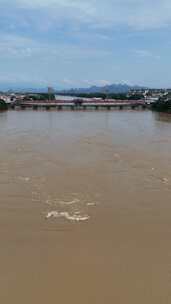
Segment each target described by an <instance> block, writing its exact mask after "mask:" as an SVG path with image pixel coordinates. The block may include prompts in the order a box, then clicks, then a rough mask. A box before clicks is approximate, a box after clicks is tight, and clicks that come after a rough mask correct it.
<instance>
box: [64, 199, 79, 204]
mask: <svg viewBox="0 0 171 304" xmlns="http://www.w3.org/2000/svg"><path fill="white" fill-rule="evenodd" d="M78 203H80V200H79V199H78V198H75V199H74V200H72V201H60V202H59V204H60V205H74V204H78Z"/></svg>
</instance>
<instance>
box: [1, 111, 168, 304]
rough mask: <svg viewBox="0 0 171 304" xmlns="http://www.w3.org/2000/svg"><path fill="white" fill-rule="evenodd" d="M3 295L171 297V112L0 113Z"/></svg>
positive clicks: (163, 300) (23, 299)
mask: <svg viewBox="0 0 171 304" xmlns="http://www.w3.org/2000/svg"><path fill="white" fill-rule="evenodd" d="M0 303H2V304H11V303H13V304H47V303H50V304H56V303H59V304H68V303H70V304H95V303H97V304H104V303H108V304H114V303H116V304H170V303H171V116H169V115H164V114H154V113H152V112H150V111H111V112H110V111H109V112H105V111H99V112H96V111H90V112H88V111H85V112H83V111H82V112H81V111H75V112H69V111H68V112H67V111H61V112H57V111H49V112H48V111H27V110H26V111H8V112H4V113H0Z"/></svg>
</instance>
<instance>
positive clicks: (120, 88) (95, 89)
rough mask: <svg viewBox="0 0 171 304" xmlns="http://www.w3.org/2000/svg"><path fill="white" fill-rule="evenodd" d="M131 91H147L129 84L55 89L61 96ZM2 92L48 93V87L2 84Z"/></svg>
mask: <svg viewBox="0 0 171 304" xmlns="http://www.w3.org/2000/svg"><path fill="white" fill-rule="evenodd" d="M131 89H145V87H142V86H138V85H135V86H130V85H128V84H111V85H105V86H91V87H88V88H73V89H65V90H57V89H56V88H54V92H56V93H60V94H67V95H69V94H72V95H77V94H81V93H82V94H83V93H85V94H88V93H107V94H111V93H127V92H128V91H130V90H131ZM0 91H11V92H28V93H33V92H34V93H47V88H46V87H35V86H33V87H32V86H22V85H21V86H20V85H10V84H6V85H4V84H1V83H0Z"/></svg>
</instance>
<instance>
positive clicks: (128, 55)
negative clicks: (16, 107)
mask: <svg viewBox="0 0 171 304" xmlns="http://www.w3.org/2000/svg"><path fill="white" fill-rule="evenodd" d="M170 33H171V1H170V0H105V1H102V0H86V1H83V0H0V63H1V64H0V67H1V68H0V83H1V84H3V83H4V84H5V83H9V84H17V85H18V84H19V85H25V86H27V85H29V86H30V85H34V86H43V87H46V86H49V85H51V86H54V87H56V88H67V87H87V86H90V85H92V84H93V85H104V84H110V83H123V82H124V83H128V84H139V85H147V86H151V87H171V60H170V55H171V38H170Z"/></svg>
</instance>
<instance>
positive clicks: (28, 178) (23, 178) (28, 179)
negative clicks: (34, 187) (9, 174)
mask: <svg viewBox="0 0 171 304" xmlns="http://www.w3.org/2000/svg"><path fill="white" fill-rule="evenodd" d="M18 178H19V179H20V180H22V181H24V182H27V183H28V182H29V181H30V177H27V176H26V177H24V176H19V177H18Z"/></svg>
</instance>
